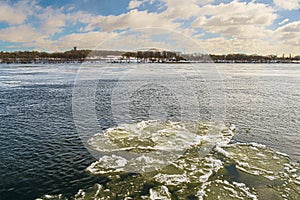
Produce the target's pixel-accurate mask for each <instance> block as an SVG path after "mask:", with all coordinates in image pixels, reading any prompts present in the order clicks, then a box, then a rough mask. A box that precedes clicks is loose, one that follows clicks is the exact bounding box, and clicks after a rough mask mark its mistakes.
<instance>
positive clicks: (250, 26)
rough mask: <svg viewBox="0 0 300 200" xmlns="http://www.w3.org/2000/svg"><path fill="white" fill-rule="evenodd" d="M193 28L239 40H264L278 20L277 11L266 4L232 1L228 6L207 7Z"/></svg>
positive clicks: (202, 8)
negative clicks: (271, 26) (270, 27)
mask: <svg viewBox="0 0 300 200" xmlns="http://www.w3.org/2000/svg"><path fill="white" fill-rule="evenodd" d="M199 12H200V13H201V14H202V15H201V16H200V17H198V18H197V19H196V20H195V21H194V23H193V24H192V27H194V28H197V27H199V28H202V29H204V30H206V31H209V32H211V33H215V34H220V35H222V36H227V37H233V38H237V39H259V38H260V39H262V38H263V37H265V36H267V35H268V34H269V30H268V29H267V27H268V26H269V25H271V24H273V22H274V20H275V19H276V18H277V15H276V14H275V10H274V9H273V8H271V7H268V6H267V5H265V4H259V3H254V2H250V3H245V2H238V1H232V2H230V3H228V4H224V3H221V4H219V5H206V6H203V7H201V8H200V11H199Z"/></svg>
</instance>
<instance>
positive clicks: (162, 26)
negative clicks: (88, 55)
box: [0, 0, 300, 55]
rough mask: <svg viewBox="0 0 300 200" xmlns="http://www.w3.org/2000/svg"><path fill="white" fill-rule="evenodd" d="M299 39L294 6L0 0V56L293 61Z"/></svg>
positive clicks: (256, 1) (286, 0)
mask: <svg viewBox="0 0 300 200" xmlns="http://www.w3.org/2000/svg"><path fill="white" fill-rule="evenodd" d="M299 33H300V0H250V1H249V0H234V1H229V0H186V1H182V0H52V1H48V0H33V1H30V0H20V1H17V0H3V1H0V51H19V50H42V51H49V52H54V51H66V50H69V49H71V48H73V46H77V47H78V48H79V49H124V50H134V49H141V48H146V47H156V48H164V49H172V50H180V51H183V50H184V51H206V52H208V53H218V54H227V53H248V54H253V53H258V54H264V55H266V54H277V55H282V54H283V53H285V54H293V55H300V48H299V46H300V34H299ZM187 38H188V39H187Z"/></svg>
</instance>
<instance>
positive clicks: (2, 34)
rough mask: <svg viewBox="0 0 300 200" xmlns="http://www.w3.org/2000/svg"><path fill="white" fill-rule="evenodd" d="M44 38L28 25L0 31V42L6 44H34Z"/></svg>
mask: <svg viewBox="0 0 300 200" xmlns="http://www.w3.org/2000/svg"><path fill="white" fill-rule="evenodd" d="M43 37H44V36H43V35H42V34H41V33H40V32H39V31H38V30H37V29H35V28H33V27H32V26H30V25H19V26H11V27H8V28H5V29H1V31H0V40H3V41H7V42H25V43H30V42H34V41H35V40H37V39H39V38H43Z"/></svg>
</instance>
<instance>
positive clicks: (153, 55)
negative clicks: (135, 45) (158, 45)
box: [122, 50, 186, 62]
mask: <svg viewBox="0 0 300 200" xmlns="http://www.w3.org/2000/svg"><path fill="white" fill-rule="evenodd" d="M122 56H123V58H124V59H130V58H135V59H137V60H138V61H139V62H178V61H181V60H186V59H185V58H184V57H183V56H182V55H181V53H180V52H173V51H158V50H149V51H137V52H126V53H124V54H122Z"/></svg>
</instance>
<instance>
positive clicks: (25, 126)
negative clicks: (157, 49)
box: [0, 65, 300, 199]
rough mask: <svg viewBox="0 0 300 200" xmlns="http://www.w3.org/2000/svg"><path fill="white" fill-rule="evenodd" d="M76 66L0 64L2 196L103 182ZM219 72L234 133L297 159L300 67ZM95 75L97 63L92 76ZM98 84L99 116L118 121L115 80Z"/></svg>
mask: <svg viewBox="0 0 300 200" xmlns="http://www.w3.org/2000/svg"><path fill="white" fill-rule="evenodd" d="M78 67H79V66H78V65H42V66H38V65H33V66H26V65H23V66H18V65H1V66H0V199H34V198H37V197H40V196H42V195H44V194H59V193H62V194H64V195H66V196H68V195H72V194H74V193H76V192H77V191H78V189H84V188H89V187H91V186H92V185H94V183H96V182H97V183H99V182H100V183H101V181H105V180H102V179H101V177H93V176H90V175H89V174H87V173H86V172H85V169H86V168H87V167H88V166H89V165H90V164H91V163H92V162H94V161H95V158H94V157H93V156H92V155H91V154H90V153H89V152H88V151H87V150H86V148H85V147H84V145H83V144H82V141H81V139H80V137H79V136H80V135H79V134H78V133H77V131H76V127H75V123H74V118H73V110H72V95H73V94H72V92H73V87H74V79H75V77H76V73H77V69H78ZM123 67H124V66H122V67H121V66H120V67H119V69H122V68H123ZM114 69H115V71H118V70H117V69H118V67H117V68H114ZM219 71H220V73H221V74H222V77H223V79H224V80H223V82H224V88H225V91H226V96H225V98H226V103H227V105H226V109H227V114H226V119H225V121H226V122H227V123H235V124H236V125H237V127H239V129H240V133H239V135H238V136H237V137H236V140H241V141H246V142H251V141H255V142H259V143H263V144H267V145H268V146H271V147H273V148H275V149H276V150H280V151H282V152H284V153H288V154H289V155H291V157H292V158H293V159H296V160H297V159H299V155H300V153H299V129H300V119H299V116H300V115H299V111H300V108H299V100H300V91H299V87H298V86H299V80H300V79H299V76H297V74H298V73H297V72H299V69H298V68H297V67H296V66H294V65H293V66H292V65H291V66H288V67H282V66H279V67H278V66H273V67H270V66H263V65H251V66H249V65H241V66H238V65H233V66H230V65H223V66H219ZM112 72H114V70H112ZM92 74H93V67H91V68H89V69H88V70H87V79H89V76H92ZM98 84H100V86H99V88H100V90H99V91H100V94H98V96H99V101H98V104H97V105H98V107H97V108H96V112H97V114H98V115H99V116H102V118H101V117H99V123H100V124H101V125H102V127H104V128H105V127H110V126H113V125H114V124H115V122H114V120H112V119H110V118H107V117H106V116H110V115H111V113H110V112H111V110H110V107H109V104H110V98H111V97H110V95H111V93H110V92H109V91H110V89H111V88H113V86H114V85H115V84H116V82H114V81H104V82H103V81H102V82H101V81H100V83H98ZM101 88H102V89H103V88H104V89H103V91H102V92H101ZM99 91H98V92H99ZM140 94H141V93H139V95H140ZM139 95H137V97H139ZM147 95H149V94H147ZM203 109H205V107H204V108H203Z"/></svg>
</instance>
